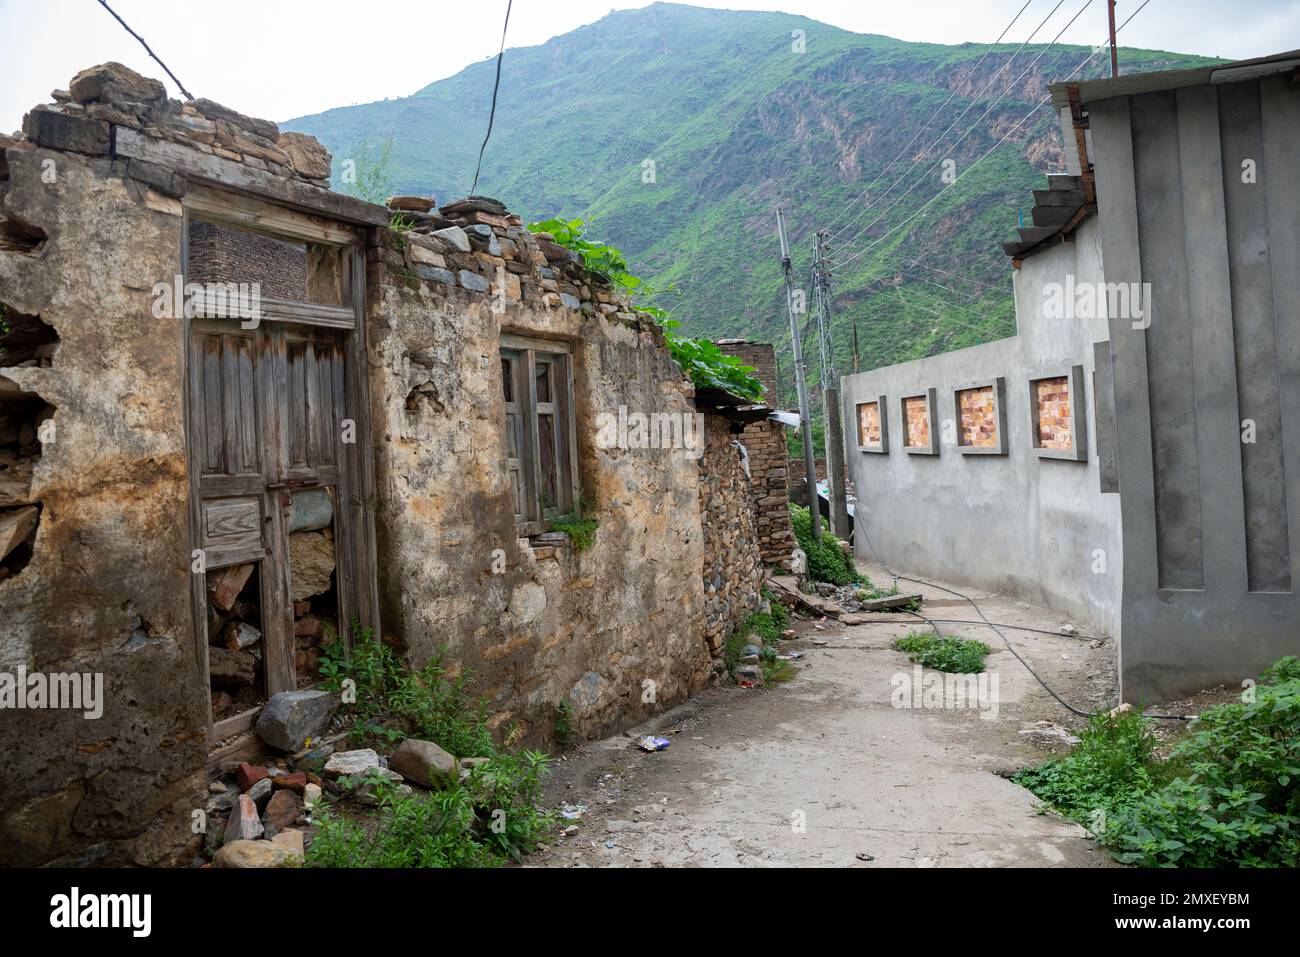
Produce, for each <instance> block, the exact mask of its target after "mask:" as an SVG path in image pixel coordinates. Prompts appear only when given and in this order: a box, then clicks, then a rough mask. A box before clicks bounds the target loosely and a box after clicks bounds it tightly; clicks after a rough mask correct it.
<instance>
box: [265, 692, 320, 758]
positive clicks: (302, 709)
mask: <svg viewBox="0 0 1300 957" xmlns="http://www.w3.org/2000/svg"><path fill="white" fill-rule="evenodd" d="M338 706H339V702H338V698H336V697H335V696H334V695H332V694H330V693H329V692H328V691H281V692H280V693H279V694H274V695H271V700H270V701H268V702H267V703H266V707H265V708H263V709H262V713H261V715H260V716H259V717H258V719H257V724H256V725H255V726H254V728H253V730H255V731H256V732H257V736H258V737H259V738H261V739H262V740H263V741H265V742H266V743H267V744H269V745H270V746H271V747H273V748H275V749H276V750H277V751H285V752H289V751H299V750H301V749H302V747H303V745H305V744H306V743H307V741H308V739H310V738H315V737H318V736H319V735H320V734H321V733H322V732H324V731H325V729H326V728H327V727H329V723H330V718H331V717H333V716H334V711H335V709H337V708H338Z"/></svg>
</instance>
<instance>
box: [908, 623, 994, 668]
mask: <svg viewBox="0 0 1300 957" xmlns="http://www.w3.org/2000/svg"><path fill="white" fill-rule="evenodd" d="M894 648H895V649H896V650H898V651H906V652H907V653H908V660H909V661H913V662H916V663H917V664H919V665H922V666H924V667H926V668H933V669H934V670H935V671H947V672H949V673H952V674H964V675H973V674H979V673H980V672H981V671H983V670H984V659H985V658H986V657H988V654H989V646H988V645H986V644H984V642H982V641H975V640H974V639H969V640H967V639H962V638H952V637H947V638H940V637H939V636H938V635H934V634H930V633H929V632H922V631H913V632H909V633H908V634H907V635H906V636H904V637H902V638H899V639H898V640H897V641H895V642H894Z"/></svg>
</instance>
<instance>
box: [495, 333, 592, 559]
mask: <svg viewBox="0 0 1300 957" xmlns="http://www.w3.org/2000/svg"><path fill="white" fill-rule="evenodd" d="M501 389H502V395H503V397H504V399H505V411H506V421H505V450H506V470H507V475H508V484H509V486H510V497H511V502H512V503H513V507H514V512H515V522H516V524H517V525H518V526H519V527H520V532H521V534H526V535H532V534H537V533H538V532H542V531H545V530H546V523H547V522H549V521H551V520H553V519H555V518H558V517H560V516H561V515H566V514H568V513H571V512H573V511H574V510H575V509H576V507H577V502H578V463H577V444H576V435H575V432H574V426H573V362H572V354H571V353H570V350H569V347H568V346H567V345H566V344H565V343H561V342H552V341H549V340H544V339H525V338H521V337H519V336H502V338H501Z"/></svg>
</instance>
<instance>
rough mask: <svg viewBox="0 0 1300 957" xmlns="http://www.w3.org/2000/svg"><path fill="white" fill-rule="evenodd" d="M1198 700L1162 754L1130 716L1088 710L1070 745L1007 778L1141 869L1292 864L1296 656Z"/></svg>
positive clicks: (1298, 710)
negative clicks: (1210, 703)
mask: <svg viewBox="0 0 1300 957" xmlns="http://www.w3.org/2000/svg"><path fill="white" fill-rule="evenodd" d="M1260 678H1261V681H1260V684H1259V685H1257V686H1256V687H1255V688H1253V689H1252V690H1251V691H1250V692H1248V693H1247V694H1246V695H1243V698H1244V699H1245V700H1242V701H1240V702H1233V703H1229V704H1223V705H1219V706H1217V707H1214V708H1210V709H1207V710H1206V711H1205V712H1204V713H1202V714H1201V715H1200V717H1199V718H1197V719H1196V721H1195V722H1193V724H1192V726H1191V728H1190V729H1189V734H1188V736H1187V737H1186V738H1184V739H1183V740H1182V741H1180V742H1179V743H1178V744H1177V745H1175V746H1174V748H1173V750H1172V752H1171V753H1170V756H1169V759H1168V760H1167V761H1163V762H1162V761H1159V760H1157V759H1156V758H1155V757H1154V756H1153V755H1154V739H1153V738H1152V736H1151V733H1150V731H1149V728H1148V724H1147V721H1146V719H1144V718H1142V717H1141V716H1140V715H1138V714H1136V713H1126V714H1121V715H1118V716H1116V717H1114V718H1109V717H1106V716H1098V717H1094V718H1092V719H1091V721H1090V722H1089V724H1088V728H1087V729H1086V730H1085V731H1084V732H1083V734H1082V735H1081V736H1080V737H1081V740H1080V742H1079V744H1078V745H1076V746H1075V748H1074V750H1073V751H1071V752H1070V754H1068V755H1065V756H1064V757H1061V758H1055V759H1053V760H1050V761H1048V762H1046V763H1045V764H1042V765H1040V766H1038V767H1036V768H1030V769H1028V770H1025V771H1022V772H1021V773H1020V774H1019V775H1018V776H1017V777H1016V780H1017V781H1018V782H1019V783H1021V784H1023V785H1024V786H1025V787H1027V788H1028V789H1029V790H1031V791H1033V792H1034V793H1035V794H1036V795H1038V796H1039V797H1040V798H1042V799H1043V800H1044V801H1046V802H1047V803H1048V804H1049V805H1050V806H1052V807H1054V808H1055V809H1057V810H1058V811H1060V812H1061V813H1062V814H1065V815H1066V816H1067V817H1071V818H1073V819H1074V820H1077V821H1080V822H1082V823H1087V824H1090V825H1092V826H1093V828H1094V830H1095V831H1097V832H1098V834H1099V837H1100V839H1101V840H1102V842H1103V843H1104V844H1106V845H1107V846H1108V847H1109V848H1110V850H1111V852H1112V853H1113V854H1114V856H1115V858H1116V859H1117V860H1119V861H1122V862H1123V863H1126V864H1140V865H1142V866H1145V867H1222V866H1233V865H1235V866H1246V867H1296V866H1297V865H1300V788H1298V787H1297V781H1300V661H1297V659H1295V658H1290V657H1288V658H1283V659H1282V660H1280V661H1278V662H1277V663H1276V664H1274V665H1273V666H1272V667H1271V668H1268V669H1266V670H1265V671H1264V673H1263V674H1262V675H1261V676H1260Z"/></svg>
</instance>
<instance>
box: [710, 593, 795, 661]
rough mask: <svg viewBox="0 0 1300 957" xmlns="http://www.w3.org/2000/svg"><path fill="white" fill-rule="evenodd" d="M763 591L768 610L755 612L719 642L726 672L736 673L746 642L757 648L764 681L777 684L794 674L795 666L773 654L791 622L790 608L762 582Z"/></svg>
mask: <svg viewBox="0 0 1300 957" xmlns="http://www.w3.org/2000/svg"><path fill="white" fill-rule="evenodd" d="M762 595H763V597H764V598H765V599H766V600H767V603H768V605H769V606H770V607H769V610H768V611H765V612H762V611H760V612H755V613H754V614H752V615H750V616H749V617H748V618H746V619H745V620H744V622H742V623H741V625H740V627H739V628H737V629H736V630H735V631H733V632H732V633H731V634H730V635H728V636H727V639H726V641H724V642H723V644H722V659H723V661H724V662H725V663H726V666H727V673H728V674H729V675H731V676H732V677H733V678H734V677H735V673H736V668H737V666H738V665H739V664H740V659H741V658H742V657H744V650H745V646H746V645H755V646H756V647H757V648H758V664H759V668H760V669H762V673H763V682H764V684H769V685H771V684H779V683H781V682H782V681H789V680H790V679H791V678H793V677H794V672H795V669H794V666H793V665H791V664H790V662H788V661H783V660H781V659H778V658H777V657H776V654H777V642H778V641H779V640H780V638H781V632H783V631H784V630H785V629H786V628H787V627H788V626H789V624H790V612H789V611H788V610H787V609H786V607H785V606H784V605H783V604H781V602H780V601H778V600H777V599H776V596H775V595H773V594H772V593H771V592H770V591H769V590H768V588H767V586H766V585H764V586H763V589H762Z"/></svg>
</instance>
